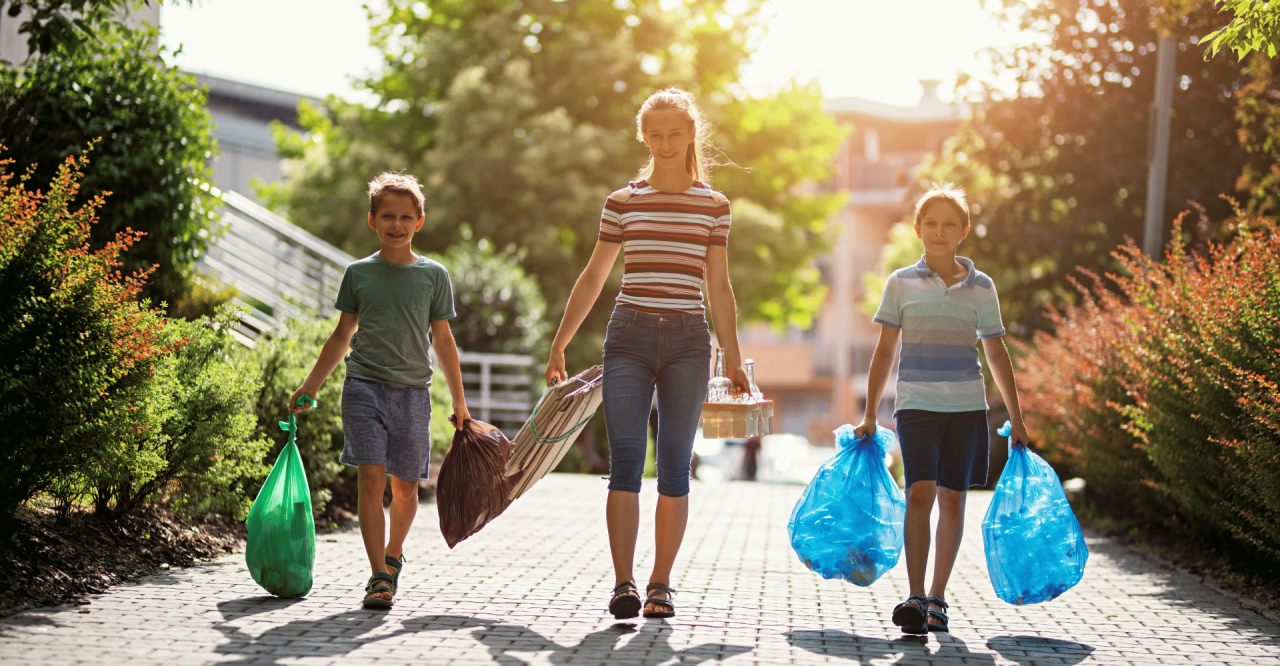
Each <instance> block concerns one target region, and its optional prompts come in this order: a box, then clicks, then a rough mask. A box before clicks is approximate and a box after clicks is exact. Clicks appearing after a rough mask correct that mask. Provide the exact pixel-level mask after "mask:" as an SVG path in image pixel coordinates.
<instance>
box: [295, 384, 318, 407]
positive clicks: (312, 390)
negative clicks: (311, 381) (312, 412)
mask: <svg viewBox="0 0 1280 666" xmlns="http://www.w3.org/2000/svg"><path fill="white" fill-rule="evenodd" d="M319 392H320V387H319V386H307V385H306V384H303V385H302V386H299V387H298V390H296V391H294V392H293V395H292V396H291V397H290V398H289V411H291V412H293V413H294V414H301V413H302V412H305V411H307V410H308V409H311V405H310V404H309V403H307V402H306V401H303V403H302V404H301V405H299V404H298V398H301V397H302V396H303V395H309V396H311V397H312V398H314V397H316V394H317V393H319Z"/></svg>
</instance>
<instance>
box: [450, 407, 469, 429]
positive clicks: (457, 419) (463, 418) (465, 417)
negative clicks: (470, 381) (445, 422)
mask: <svg viewBox="0 0 1280 666" xmlns="http://www.w3.org/2000/svg"><path fill="white" fill-rule="evenodd" d="M470 420H471V412H469V411H467V406H466V405H465V404H463V405H454V406H453V418H451V419H449V421H450V422H451V423H453V429H454V430H462V426H463V425H464V424H465V423H466V422H467V421H470Z"/></svg>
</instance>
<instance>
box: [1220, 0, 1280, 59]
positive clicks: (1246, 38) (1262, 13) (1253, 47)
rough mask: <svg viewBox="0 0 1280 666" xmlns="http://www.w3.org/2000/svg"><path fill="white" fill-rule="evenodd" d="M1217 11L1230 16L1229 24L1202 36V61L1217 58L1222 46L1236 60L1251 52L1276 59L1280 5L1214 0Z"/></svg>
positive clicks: (1262, 0)
mask: <svg viewBox="0 0 1280 666" xmlns="http://www.w3.org/2000/svg"><path fill="white" fill-rule="evenodd" d="M1215 4H1219V5H1222V9H1221V10H1220V11H1223V12H1228V11H1229V12H1231V13H1232V14H1233V16H1232V18H1231V22H1230V23H1228V24H1227V25H1225V26H1223V27H1221V28H1218V29H1217V30H1214V31H1213V32H1211V33H1209V34H1207V35H1205V36H1204V38H1203V39H1201V40H1200V41H1201V43H1204V44H1206V46H1205V55H1204V57H1205V58H1206V59H1208V58H1212V57H1213V56H1216V55H1218V51H1220V50H1222V48H1223V47H1226V48H1227V49H1229V50H1231V51H1233V52H1234V53H1235V54H1236V58H1237V59H1238V60H1244V58H1245V56H1247V55H1249V54H1250V53H1251V52H1253V51H1258V52H1259V53H1265V54H1267V57H1268V58H1274V57H1276V48H1277V45H1280V5H1277V4H1276V3H1275V2H1268V1H1267V0H1215Z"/></svg>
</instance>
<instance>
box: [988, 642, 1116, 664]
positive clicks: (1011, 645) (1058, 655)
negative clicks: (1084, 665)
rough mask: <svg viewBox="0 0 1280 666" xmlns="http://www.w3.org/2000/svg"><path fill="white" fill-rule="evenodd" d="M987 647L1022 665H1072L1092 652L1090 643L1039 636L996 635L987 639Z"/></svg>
mask: <svg viewBox="0 0 1280 666" xmlns="http://www.w3.org/2000/svg"><path fill="white" fill-rule="evenodd" d="M987 648H989V649H991V650H994V651H996V652H999V653H1000V656H1001V657H1004V658H1005V659H1008V660H1009V661H1016V662H1018V663H1019V664H1022V665H1023V666H1033V665H1034V664H1039V663H1045V662H1048V663H1053V664H1066V665H1067V666H1072V665H1073V664H1078V663H1080V662H1082V661H1084V660H1085V658H1086V657H1088V656H1089V655H1090V654H1092V653H1093V646H1091V645H1085V644H1083V643H1074V642H1072V641H1062V640H1058V639H1056V638H1041V637H1039V636H997V637H996V638H993V639H991V640H989V641H987Z"/></svg>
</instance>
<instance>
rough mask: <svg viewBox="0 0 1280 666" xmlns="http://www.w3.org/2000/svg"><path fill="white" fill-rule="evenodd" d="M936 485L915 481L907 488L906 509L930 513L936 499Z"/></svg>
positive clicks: (929, 482) (930, 482)
mask: <svg viewBox="0 0 1280 666" xmlns="http://www.w3.org/2000/svg"><path fill="white" fill-rule="evenodd" d="M937 494H938V485H937V483H935V482H933V481H916V482H915V483H913V484H911V485H910V486H907V508H908V509H912V510H915V511H931V510H932V509H933V500H934V498H935V497H937Z"/></svg>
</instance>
